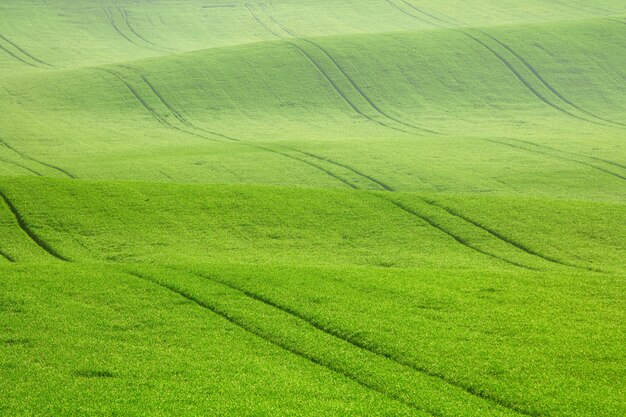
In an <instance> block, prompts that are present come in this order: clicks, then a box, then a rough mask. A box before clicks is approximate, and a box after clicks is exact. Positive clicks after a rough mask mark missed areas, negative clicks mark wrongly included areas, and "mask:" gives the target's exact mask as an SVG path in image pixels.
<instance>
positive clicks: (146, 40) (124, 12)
mask: <svg viewBox="0 0 626 417" xmlns="http://www.w3.org/2000/svg"><path fill="white" fill-rule="evenodd" d="M115 7H116V8H117V10H118V12H119V13H120V14H121V15H122V17H124V22H125V23H126V27H128V29H129V30H130V31H131V32H132V33H133V34H134V35H135V36H137V37H138V38H139V39H141V40H142V41H144V42H146V43H148V44H150V45H153V46H156V47H157V48H160V46H159V45H157V44H155V43H153V42H150V41H149V40H148V39H146V38H144V37H143V36H141V35H140V34H139V33H138V32H137V31H136V30H135V29H134V28H133V26H132V25H131V24H130V22H129V20H128V13H127V12H126V9H124V8H123V7H121V6H119V5H116V6H115Z"/></svg>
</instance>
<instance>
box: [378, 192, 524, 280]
mask: <svg viewBox="0 0 626 417" xmlns="http://www.w3.org/2000/svg"><path fill="white" fill-rule="evenodd" d="M380 198H382V199H383V200H385V201H388V202H390V203H391V204H393V205H394V206H396V207H398V208H399V209H400V210H402V211H404V212H405V213H408V214H410V215H411V216H413V217H417V218H418V219H420V220H422V221H424V222H426V223H427V224H429V225H430V226H432V227H433V228H435V229H437V230H439V231H440V232H443V233H444V234H446V235H448V236H449V237H450V238H452V239H453V240H455V241H456V242H457V243H459V244H461V245H463V246H465V247H467V248H469V249H471V250H473V251H476V252H478V253H481V254H483V255H486V256H488V257H490V258H493V259H497V260H499V261H502V262H505V263H507V264H510V265H513V266H516V267H519V268H523V269H528V270H532V271H534V270H536V268H532V267H529V266H526V265H524V264H521V263H518V262H515V261H511V260H509V259H506V258H503V257H501V256H499V255H495V254H493V253H490V252H487V251H485V250H483V249H481V248H479V247H477V246H476V245H473V244H472V243H470V242H468V241H467V240H466V239H465V238H463V237H461V236H459V235H458V234H456V233H454V232H452V231H450V230H448V229H447V228H445V227H443V226H441V225H439V224H438V223H437V222H436V221H434V220H432V219H431V218H430V217H428V216H425V215H423V214H421V213H419V212H418V211H417V210H415V209H412V208H410V207H408V206H406V205H404V204H403V203H400V202H398V201H396V200H393V199H391V198H387V197H382V196H381V197H380Z"/></svg>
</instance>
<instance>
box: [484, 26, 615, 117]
mask: <svg viewBox="0 0 626 417" xmlns="http://www.w3.org/2000/svg"><path fill="white" fill-rule="evenodd" d="M476 31H477V32H480V33H482V34H483V35H485V36H487V37H488V38H490V39H492V40H493V41H494V42H496V43H498V44H499V45H500V46H502V47H503V48H504V49H506V50H507V51H509V52H510V53H511V54H512V55H513V56H514V57H515V58H517V59H518V61H519V62H521V63H522V65H524V66H525V67H526V68H528V70H529V71H530V72H531V73H532V74H533V75H534V76H535V77H536V78H537V80H539V82H541V84H543V85H544V86H545V87H546V88H547V89H548V90H550V91H551V92H552V93H553V94H554V95H555V96H557V97H558V98H559V99H561V100H562V101H563V102H565V103H566V104H569V105H570V106H572V107H573V108H575V109H576V110H578V111H580V112H582V113H584V114H586V115H588V116H591V117H594V118H596V119H598V120H601V121H603V122H607V123H613V124H615V125H618V126H623V127H626V124H624V123H621V122H616V121H614V120H610V119H606V118H603V117H600V116H597V115H595V114H594V113H591V112H590V111H588V110H585V109H583V108H581V107H579V106H578V105H577V104H575V103H573V102H572V101H571V100H569V99H568V98H566V97H564V96H563V95H562V94H561V93H560V92H559V91H558V90H556V89H555V88H554V87H553V86H552V85H551V84H549V83H548V82H547V81H546V80H545V79H544V78H543V76H542V75H541V74H540V73H539V71H537V69H535V67H533V66H532V65H531V64H530V63H529V62H528V61H527V60H526V59H525V58H524V57H523V56H521V55H520V54H518V53H517V52H516V51H515V50H514V49H513V48H511V47H510V46H508V45H507V44H505V43H504V42H502V41H500V40H499V39H498V38H496V37H495V36H492V35H490V34H488V33H486V32H483V31H481V30H476Z"/></svg>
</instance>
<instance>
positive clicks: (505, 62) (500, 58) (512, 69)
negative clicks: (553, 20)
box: [386, 0, 626, 126]
mask: <svg viewBox="0 0 626 417" xmlns="http://www.w3.org/2000/svg"><path fill="white" fill-rule="evenodd" d="M386 1H387V2H388V3H390V4H392V3H391V2H390V1H389V0H386ZM400 1H402V2H403V3H404V4H406V5H407V6H409V7H411V8H412V9H413V10H415V11H417V12H418V13H421V14H423V15H425V16H429V17H430V18H432V19H434V20H436V21H437V22H441V23H443V24H446V25H449V24H450V23H449V22H446V21H445V20H442V19H440V18H438V17H435V16H433V15H431V14H429V13H426V12H424V11H422V10H420V9H418V8H417V7H415V6H413V5H412V4H411V3H409V2H407V1H405V0H400ZM392 5H393V6H394V7H395V8H396V9H398V10H400V11H401V12H403V13H404V14H406V15H408V16H411V17H413V18H415V19H417V20H419V21H421V22H426V23H430V24H431V25H432V26H435V27H437V28H446V26H442V25H441V24H440V23H433V22H428V21H426V20H424V19H422V18H419V17H417V16H414V15H413V14H412V13H408V12H406V11H404V10H402V9H400V8H399V7H398V6H396V5H394V4H392ZM456 30H457V31H458V32H459V33H462V34H464V35H465V36H467V37H468V38H470V39H472V40H473V41H474V42H477V43H478V44H480V45H481V46H482V47H483V48H485V49H487V50H488V51H489V52H490V53H491V54H492V55H494V56H495V57H496V59H497V60H498V61H500V62H501V63H502V64H503V65H504V66H505V67H506V68H507V69H508V70H509V71H510V72H511V73H512V74H513V75H514V76H515V78H516V79H517V80H518V81H519V82H521V83H522V84H523V85H524V86H525V87H526V89H528V90H529V91H530V92H531V93H532V94H533V95H534V96H535V97H537V98H538V99H539V100H541V101H542V102H544V103H545V104H547V105H548V106H550V107H552V108H554V109H555V110H557V111H559V112H561V113H563V114H565V115H567V116H569V117H573V118H575V119H578V120H581V121H585V122H588V123H593V124H597V125H601V126H610V125H606V124H605V123H600V122H597V121H595V120H590V119H587V118H584V117H580V116H578V115H576V114H574V113H571V112H569V111H568V110H566V109H564V108H562V107H561V106H559V105H557V104H555V103H552V102H551V101H550V100H548V99H547V98H546V97H544V96H543V94H541V93H540V92H539V91H537V90H536V89H535V88H534V87H533V86H532V85H531V84H530V83H529V82H528V81H527V80H526V79H525V78H524V77H523V76H522V75H521V74H520V73H519V71H518V70H517V69H516V68H515V67H514V66H513V65H512V64H511V63H510V62H509V61H508V60H507V59H505V58H504V57H503V56H502V55H500V54H499V53H498V52H497V51H496V50H495V49H493V48H491V47H490V46H489V45H487V44H486V43H484V42H483V41H481V40H480V39H478V38H476V37H475V36H473V35H471V34H470V33H468V32H466V31H463V30H460V29H456ZM478 32H479V33H481V34H483V35H485V36H488V37H489V38H491V39H493V40H494V41H496V42H497V43H499V44H501V46H503V47H505V48H506V49H507V50H509V52H510V53H511V54H513V56H515V57H516V58H517V59H518V60H520V62H521V63H522V65H524V66H526V68H527V69H528V70H529V71H531V73H533V74H534V75H535V77H537V79H538V80H539V82H541V83H542V84H543V85H544V86H545V87H546V88H548V90H550V91H551V92H552V93H553V94H555V95H556V96H557V97H559V98H560V99H561V100H563V101H564V102H565V103H567V104H569V105H570V106H572V107H574V108H576V109H578V110H579V111H582V112H583V113H586V114H588V115H591V116H592V117H594V118H596V119H599V120H602V121H604V122H608V123H613V124H618V125H622V124H621V123H619V122H614V121H611V120H608V119H603V118H601V117H598V116H595V115H593V114H591V113H589V112H587V111H586V110H583V109H581V108H579V107H577V106H576V105H575V104H573V103H571V102H570V101H569V100H567V99H566V98H565V97H563V96H562V95H561V94H560V93H558V92H557V91H556V90H555V89H553V88H552V87H551V86H549V85H548V83H547V82H546V81H545V80H544V79H543V78H542V77H541V76H540V75H539V73H538V72H537V71H536V70H535V69H534V68H532V67H531V66H530V64H528V63H527V62H526V61H525V60H524V59H523V58H522V57H521V56H519V55H518V54H517V53H515V52H514V51H513V50H512V49H510V48H508V46H505V45H504V44H503V43H501V42H500V41H499V40H497V39H495V38H493V37H492V36H490V35H488V34H486V33H484V32H482V31H478ZM531 68H532V69H531ZM624 126H626V125H624Z"/></svg>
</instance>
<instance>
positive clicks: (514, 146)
mask: <svg viewBox="0 0 626 417" xmlns="http://www.w3.org/2000/svg"><path fill="white" fill-rule="evenodd" d="M484 140H485V141H487V142H491V143H497V144H500V145H504V146H508V147H511V148H515V149H522V150H524V151H527V152H531V153H536V154H539V155H543V156H547V157H549V158H554V159H560V160H563V161H569V162H574V163H577V164H580V165H584V166H586V167H589V168H592V169H595V170H597V171H600V172H603V173H605V174H608V175H611V176H613V177H616V178H619V179H621V180H626V177H625V176H623V175H620V174H617V173H615V172H613V171H609V170H608V169H604V168H602V167H599V166H597V165H594V164H590V163H588V162H584V161H579V160H577V159H573V158H568V157H565V156H560V155H555V154H550V153H547V152H541V151H539V150H536V149H529V148H526V147H524V146H519V145H514V144H512V143H507V142H502V141H499V140H496V139H484Z"/></svg>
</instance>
